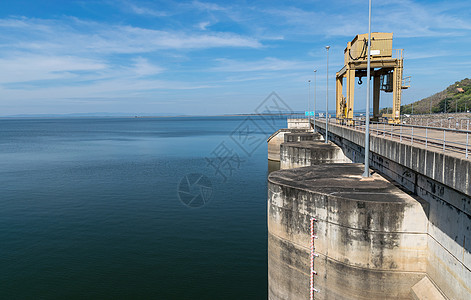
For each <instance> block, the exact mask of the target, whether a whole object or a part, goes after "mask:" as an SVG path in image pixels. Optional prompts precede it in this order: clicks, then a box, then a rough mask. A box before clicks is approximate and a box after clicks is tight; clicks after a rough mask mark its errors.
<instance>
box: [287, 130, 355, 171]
mask: <svg viewBox="0 0 471 300" xmlns="http://www.w3.org/2000/svg"><path fill="white" fill-rule="evenodd" d="M289 138H290V136H287V134H285V141H286V140H287V139H289ZM343 162H351V160H350V159H348V158H347V157H346V156H345V155H344V154H343V151H342V148H340V147H339V146H337V145H335V144H334V143H332V142H328V143H327V144H326V143H325V142H322V141H312V140H311V141H308V140H304V141H302V142H285V143H283V144H281V145H280V169H292V168H299V167H306V166H312V165H318V164H324V163H343Z"/></svg>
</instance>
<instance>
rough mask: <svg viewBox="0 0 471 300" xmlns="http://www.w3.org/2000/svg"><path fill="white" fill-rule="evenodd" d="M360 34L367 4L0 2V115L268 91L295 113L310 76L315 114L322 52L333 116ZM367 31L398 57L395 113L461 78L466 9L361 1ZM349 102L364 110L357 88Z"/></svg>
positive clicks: (171, 104) (470, 12) (154, 108)
mask: <svg viewBox="0 0 471 300" xmlns="http://www.w3.org/2000/svg"><path fill="white" fill-rule="evenodd" d="M367 30H368V1H367V0H363V1H357V0H348V1H342V0H332V1H302V0H300V1H286V2H277V1H249V2H247V1H234V2H223V1H221V2H207V1H188V2H180V1H127V0H114V1H112V0H109V1H108V0H82V1H73V0H69V1H63V0H57V1H52V0H50V1H48V0H4V1H2V2H1V3H0V47H1V51H0V115H3V116H4V115H12V114H51V113H52V114H62V113H94V112H110V113H129V114H141V115H142V114H144V115H145V114H147V115H151V114H161V113H181V114H194V115H203V114H227V113H251V112H253V111H254V109H255V108H256V107H257V105H258V103H260V102H261V101H263V100H264V99H265V97H266V96H267V95H268V94H270V93H271V92H272V91H275V92H277V93H278V94H279V95H280V97H281V98H282V99H284V100H285V102H287V103H288V104H289V105H290V106H291V108H292V109H294V110H305V109H306V108H307V100H308V83H307V81H308V80H309V79H310V80H312V81H314V72H313V70H314V69H317V70H318V72H317V79H316V87H317V92H316V98H317V102H318V103H317V108H318V109H319V110H321V109H325V94H326V93H325V92H326V50H325V48H324V46H326V45H330V46H331V49H330V52H329V82H330V85H329V98H330V99H329V107H330V108H334V106H335V100H334V95H335V93H334V92H335V84H334V79H335V72H336V71H338V70H339V69H340V68H341V67H342V66H343V49H344V48H345V46H346V43H347V42H348V41H350V40H351V39H353V37H354V36H355V35H356V34H359V33H366V32H367ZM372 31H379V32H394V41H393V48H403V49H405V53H404V54H405V62H404V65H405V74H404V75H410V76H412V88H411V89H409V90H406V91H404V92H403V103H410V102H412V101H415V100H419V99H421V98H423V97H426V96H429V95H431V94H433V93H435V92H437V91H440V90H442V89H443V88H445V87H446V86H448V85H450V84H451V83H453V82H455V81H457V80H461V79H463V78H465V77H468V78H469V77H471V74H470V73H471V71H470V70H471V2H470V1H468V0H465V1H453V2H450V1H411V0H398V1H374V0H373V18H372ZM356 91H357V93H356V98H355V100H356V103H355V107H356V109H361V108H364V107H365V105H364V95H365V84H363V85H362V86H358V85H357V86H356ZM313 94H314V83H312V85H311V96H312V95H313ZM312 97H313V96H312ZM391 99H392V98H391V96H390V94H383V95H382V103H381V106H387V105H391V101H392V100H391Z"/></svg>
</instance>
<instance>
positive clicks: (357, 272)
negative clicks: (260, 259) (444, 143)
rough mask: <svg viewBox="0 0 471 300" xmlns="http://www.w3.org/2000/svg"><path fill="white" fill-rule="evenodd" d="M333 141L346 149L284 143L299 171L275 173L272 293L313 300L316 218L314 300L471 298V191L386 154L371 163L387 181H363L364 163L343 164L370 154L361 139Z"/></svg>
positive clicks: (271, 182) (298, 140) (284, 155)
mask: <svg viewBox="0 0 471 300" xmlns="http://www.w3.org/2000/svg"><path fill="white" fill-rule="evenodd" d="M321 125H322V124H321ZM319 130H322V128H319ZM329 137H330V139H331V140H333V141H334V142H335V144H337V145H335V144H332V147H331V148H330V149H329V148H324V150H321V149H322V146H326V145H329V144H324V143H319V142H315V141H311V140H310V138H305V139H304V140H302V137H300V136H299V135H298V137H296V134H295V135H294V136H293V137H291V138H290V136H289V134H288V135H287V134H285V136H284V142H283V143H280V146H279V147H280V161H281V164H282V165H283V164H284V163H283V161H285V162H286V163H285V165H284V167H286V168H296V169H285V170H280V171H277V172H273V173H271V174H270V176H269V179H268V231H269V236H268V249H269V258H268V267H269V270H268V275H269V299H273V300H275V299H308V298H309V275H310V274H309V273H310V271H309V253H310V249H309V243H310V235H309V219H310V217H316V218H318V222H317V223H316V232H317V235H318V239H317V240H316V241H315V248H316V252H317V253H318V254H319V257H318V258H316V259H315V270H316V271H317V272H318V274H319V275H318V276H316V277H315V287H316V288H317V289H319V290H320V293H319V294H316V295H315V299H471V290H470V286H471V272H470V262H471V257H470V248H471V247H470V245H471V242H469V241H470V240H471V237H469V235H470V227H471V222H470V217H469V215H470V214H469V209H470V208H471V205H469V203H470V202H469V200H470V199H469V196H468V195H467V194H464V193H462V192H460V191H457V190H455V189H453V188H450V187H447V186H446V185H445V184H443V183H440V182H437V181H436V180H433V179H430V178H427V177H426V175H423V174H422V175H420V174H419V175H418V174H416V173H414V172H413V170H411V169H409V168H407V167H406V166H404V165H401V163H400V158H399V159H398V160H399V162H395V161H394V160H393V159H389V158H387V157H383V156H381V155H379V154H378V152H373V153H372V155H370V157H372V159H371V162H370V164H371V165H372V166H373V167H374V168H375V169H376V170H380V171H381V174H385V175H386V176H387V177H382V176H381V175H379V174H377V173H376V174H374V176H373V177H372V178H370V179H362V177H361V174H362V172H363V165H362V164H345V163H342V162H343V161H354V162H355V161H357V162H360V161H361V159H362V158H363V157H364V152H363V153H362V148H361V146H360V145H361V142H360V141H359V140H361V137H360V136H358V137H353V138H352V140H353V141H356V143H354V142H352V141H351V140H350V139H347V138H344V137H343V136H341V135H335V129H334V133H332V136H331V135H329ZM355 139H357V140H355ZM380 145H381V144H380ZM403 146H404V145H403ZM403 146H402V147H403ZM380 147H382V148H384V149H387V150H385V151H391V149H390V148H387V147H385V146H380ZM335 148H337V149H341V150H342V151H339V152H337V154H336V155H337V156H336V159H324V158H323V157H329V155H332V154H329V151H334V152H335V151H338V150H336V149H335ZM323 151H324V152H327V153H323V154H322V152H323ZM411 151H413V150H411ZM315 153H317V154H315ZM411 153H412V152H408V154H407V153H406V154H404V155H405V156H406V157H407V158H408V161H411V160H413V159H411V156H410V155H411ZM330 157H332V156H330ZM421 157H423V156H421ZM444 160H446V159H445V158H444ZM325 162H329V163H330V164H325ZM333 162H334V163H333ZM335 162H337V163H338V164H335ZM303 165H304V166H309V167H303ZM443 166H444V165H443ZM455 166H456V165H455ZM434 168H435V169H436V167H434ZM384 169H386V170H384ZM406 171H407V172H406ZM408 172H409V173H408ZM437 172H440V171H437ZM454 172H455V174H456V172H457V171H454ZM424 173H425V174H426V172H424ZM395 174H396V175H395ZM464 174H465V175H464V176H468V175H466V174H468V173H466V172H465V173H464ZM421 176H423V177H421ZM455 176H457V175H455ZM462 176H463V175H461V177H462ZM391 178H393V179H396V181H399V183H400V184H401V185H402V186H401V189H400V188H398V186H399V184H397V183H391V182H390V181H389V180H390V179H391ZM401 178H406V179H403V180H402V181H401ZM401 182H402V183H401ZM404 188H406V189H409V190H410V191H411V192H410V193H408V192H405V191H404ZM434 188H435V190H433V189H434ZM447 203H448V204H447ZM455 206H457V207H455ZM466 240H468V241H466Z"/></svg>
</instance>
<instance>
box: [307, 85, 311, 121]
mask: <svg viewBox="0 0 471 300" xmlns="http://www.w3.org/2000/svg"><path fill="white" fill-rule="evenodd" d="M307 82H308V85H309V88H308V89H309V93H308V97H307V124H308V127H309V129H311V80H310V79H309V80H308V81H307Z"/></svg>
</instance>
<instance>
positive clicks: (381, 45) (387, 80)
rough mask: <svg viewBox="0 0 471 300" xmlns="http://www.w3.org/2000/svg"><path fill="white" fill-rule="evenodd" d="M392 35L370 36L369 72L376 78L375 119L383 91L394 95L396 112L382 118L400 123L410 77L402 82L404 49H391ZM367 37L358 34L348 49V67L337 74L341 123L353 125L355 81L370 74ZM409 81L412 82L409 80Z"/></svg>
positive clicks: (374, 86) (375, 34)
mask: <svg viewBox="0 0 471 300" xmlns="http://www.w3.org/2000/svg"><path fill="white" fill-rule="evenodd" d="M392 39H393V34H392V33H387V32H372V33H371V51H370V55H371V57H370V60H371V62H370V68H371V70H370V73H371V77H373V119H374V120H377V119H378V118H379V117H381V116H380V115H379V96H380V91H384V92H387V93H391V92H392V93H393V110H392V113H391V114H388V115H382V117H386V118H388V121H389V122H390V123H399V120H400V113H401V92H402V89H406V88H409V87H410V78H406V80H404V79H403V77H402V73H403V61H404V60H403V57H402V51H403V49H393V48H392ZM367 41H368V34H367V33H366V34H359V35H357V36H355V38H354V39H353V40H352V41H351V42H348V43H347V48H345V51H344V56H345V58H344V59H345V65H344V66H343V68H342V69H341V70H340V71H338V72H337V73H336V110H337V119H338V120H339V122H341V123H346V124H352V122H353V103H354V97H355V78H356V77H359V78H360V79H359V83H361V79H362V77H366V73H367V59H368V57H367V49H368V42H367ZM344 78H345V79H346V80H345V81H346V82H345V84H346V87H345V90H346V97H345V96H344V95H343V86H344ZM407 79H409V81H407Z"/></svg>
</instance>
